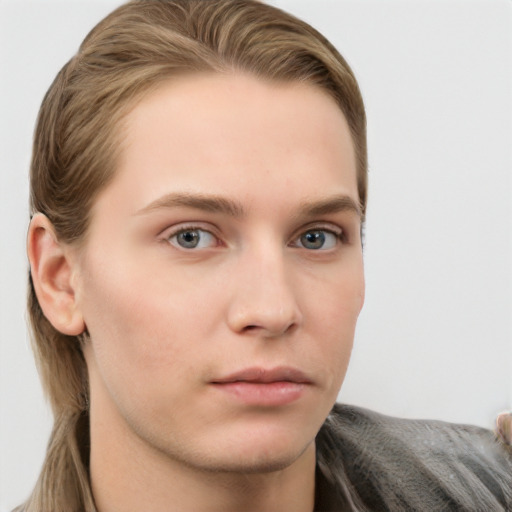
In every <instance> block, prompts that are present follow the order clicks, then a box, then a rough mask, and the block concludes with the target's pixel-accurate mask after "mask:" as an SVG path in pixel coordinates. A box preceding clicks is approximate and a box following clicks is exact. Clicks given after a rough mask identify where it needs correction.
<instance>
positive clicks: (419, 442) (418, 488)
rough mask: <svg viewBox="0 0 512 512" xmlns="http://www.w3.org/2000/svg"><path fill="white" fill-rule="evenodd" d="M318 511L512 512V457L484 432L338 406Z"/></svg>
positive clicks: (321, 447) (320, 441)
mask: <svg viewBox="0 0 512 512" xmlns="http://www.w3.org/2000/svg"><path fill="white" fill-rule="evenodd" d="M315 511H317V512H321V511H322V512H323V511H337V512H342V511H358V512H360V511H372V512H381V511H382V512H384V511H390V512H402V511H403V512H405V511H407V512H414V511H425V512H448V511H467V512H495V511H496V512H498V511H512V453H511V451H510V449H509V448H507V447H506V446H505V445H504V444H502V443H500V442H499V441H498V440H497V439H496V436H495V435H494V433H493V432H491V431H489V430H486V429H483V428H479V427H474V426H469V425H455V424H451V423H446V422H441V421H425V420H405V419H400V418H392V417H389V416H384V415H382V414H378V413H376V412H373V411H369V410H367V409H362V408H358V407H353V406H348V405H341V404H336V405H335V406H334V408H333V410H332V412H331V413H330V414H329V416H328V418H327V420H326V421H325V423H324V425H323V426H322V428H321V430H320V432H319V433H318V436H317V487H316V506H315Z"/></svg>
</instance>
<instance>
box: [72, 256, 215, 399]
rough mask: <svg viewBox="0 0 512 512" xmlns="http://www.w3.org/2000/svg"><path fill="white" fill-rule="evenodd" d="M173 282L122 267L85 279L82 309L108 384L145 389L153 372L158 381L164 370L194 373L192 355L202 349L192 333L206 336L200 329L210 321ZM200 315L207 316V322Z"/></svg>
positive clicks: (165, 372) (194, 302)
mask: <svg viewBox="0 0 512 512" xmlns="http://www.w3.org/2000/svg"><path fill="white" fill-rule="evenodd" d="M172 281H173V280H172V279H171V277H169V278H168V279H165V280H162V279H154V277H151V276H149V275H144V274H143V273H141V272H140V271H139V273H137V272H135V271H134V269H129V268H127V267H126V266H124V267H123V266H122V265H119V267H118V269H110V271H106V270H105V271H103V272H101V273H96V274H95V276H94V278H90V279H88V280H87V281H86V282H85V283H84V287H83V293H82V296H83V300H82V303H81V307H82V310H83V312H84V318H85V321H86V324H87V328H88V330H89V333H90V336H91V344H92V347H91V348H92V353H93V355H94V358H95V361H96V365H97V367H98V370H99V372H100V373H101V374H102V376H103V378H104V380H105V381H106V382H109V381H112V385H114V386H121V385H122V384H123V383H124V382H125V381H128V386H130V382H134V383H135V382H137V386H138V387H139V388H143V387H144V386H146V385H149V382H145V380H146V381H147V380H148V379H147V376H148V375H151V376H152V380H153V379H156V378H158V376H159V375H160V374H162V375H167V376H170V375H172V376H174V377H178V378H179V376H180V375H181V374H186V373H187V372H190V370H191V368H190V366H191V362H190V361H191V357H190V356H191V353H193V351H196V352H197V351H198V350H200V347H197V345H194V341H195V342H196V343H197V339H196V340H192V335H193V334H194V333H195V336H196V338H197V336H198V335H199V337H200V338H202V336H201V334H200V332H198V330H199V329H201V328H203V327H204V328H205V329H206V327H207V325H208V324H207V321H206V316H205V311H204V308H203V305H202V304H200V303H198V301H197V300H195V301H194V300H193V299H194V297H193V296H191V295H190V294H189V296H188V297H187V294H185V293H183V291H182V290H179V289H176V286H173V285H172ZM192 305H194V307H192ZM197 315H202V316H203V318H205V324H204V325H201V324H198V322H197ZM203 339H204V338H203ZM141 390H142V389H141Z"/></svg>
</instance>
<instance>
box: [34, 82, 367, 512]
mask: <svg viewBox="0 0 512 512" xmlns="http://www.w3.org/2000/svg"><path fill="white" fill-rule="evenodd" d="M123 130H124V143H123V151H122V158H121V161H120V162H119V166H118V171H117V174H116V176H115V178H114V180H113V181H112V182H111V183H110V184H109V185H108V186H107V187H106V188H105V189H104V190H103V191H102V192H101V193H100V195H99V197H98V199H97V201H96V203H95V205H94V207H93V210H92V217H91V225H90V229H89V232H88V235H87V240H86V242H85V244H83V246H81V248H80V249H79V250H78V249H76V248H73V247H66V246H62V245H61V244H59V243H58V241H57V240H56V237H55V236H54V235H53V231H52V228H51V225H49V223H48V222H47V220H46V219H45V218H43V216H36V217H34V220H33V223H32V226H31V232H30V233H29V246H31V247H32V249H30V248H29V255H31V261H32V264H33V270H32V272H33V275H35V280H36V281H38V280H39V279H38V276H39V275H40V276H45V277H42V278H41V282H42V283H43V284H36V291H38V297H40V301H42V306H43V310H44V311H45V314H46V315H47V316H48V318H50V320H51V321H52V319H53V322H52V323H54V325H55V326H56V327H57V328H60V330H62V331H63V332H67V333H68V334H73V333H79V332H82V330H83V329H84V328H85V326H87V330H88V332H89V334H90V340H89V341H88V342H87V343H86V346H85V351H84V353H85V357H86V362H87V366H88V371H89V379H90V392H91V398H90V403H91V445H92V449H91V482H92V487H93V493H94V496H95V500H96V503H97V506H98V510H99V511H100V512H109V511H113V510H123V511H140V510H152V511H157V512H158V511H167V510H180V511H186V510H191V511H192V510H193V511H197V510H205V511H215V510H219V511H220V510H222V511H229V510H246V511H251V510H265V511H272V510H276V511H281V512H282V511H286V510H293V511H301V510H304V511H306V510H308V511H311V510H312V509H313V500H314V471H315V445H314V438H315V435H316V434H317V432H318V430H319V429H320V427H321V425H322V423H323V421H324V420H325V418H326V416H327V414H328V413H329V410H330V409H331V407H332V405H333V403H334V401H335V400H336V397H337V394H338V391H339V389H340V387H341V384H342V382H343V379H344V376H345V372H346V368H347V365H348V361H349V358H350V352H351V348H352V343H353V337H354V329H355V325H356V321H357V317H358V315H359V312H360V310H361V307H362V305H363V300H364V278H363V261H362V250H361V239H360V216H359V212H358V207H357V203H358V194H357V183H356V163H355V156H354V149H353V144H352V141H351V137H350V132H349V129H348V126H347V123H346V120H345V118H344V116H343V114H342V112H341V110H340V109H339V108H338V106H337V105H336V103H335V102H334V100H333V99H332V98H331V97H330V96H328V95H327V94H326V93H325V92H324V91H322V90H321V89H319V88H317V87H314V86H312V85H308V84H298V83H291V84H290V83H288V84H284V83H270V82H265V81H262V80H260V79H257V78H255V77H252V76H247V75H242V74H232V75H220V74H206V75H194V76H184V77H178V78H174V79H172V80H171V81H169V82H166V83H164V84H162V85H161V86H160V87H159V88H158V89H157V90H155V91H152V92H151V93H149V94H148V95H147V96H145V97H144V99H143V100H142V101H141V102H140V103H139V104H138V105H137V106H136V107H135V108H134V109H133V110H132V111H131V112H130V113H129V114H128V116H127V118H126V120H125V124H124V126H123ZM183 230H185V231H183ZM198 238H199V242H198V245H196V246H195V247H194V244H195V243H196V242H197V239H198ZM180 244H181V245H180ZM59 251H60V252H59ZM45 255H48V256H47V257H46V259H45ZM52 255H53V256H54V258H53V260H52V258H51V256H52ZM59 258H60V259H59ZM50 260H51V261H53V263H52V264H50V263H49V262H50ZM57 260H58V261H59V262H60V264H57V263H56V262H57ZM46 261H48V263H47V265H46V267H48V269H51V271H50V270H48V271H47V272H46V273H45V268H46V267H45V262H46ZM44 283H46V285H45V284H44ZM45 286H46V288H45ZM52 286H53V288H52ZM45 290H47V291H48V290H49V291H48V294H49V295H51V293H50V292H52V291H53V292H55V293H56V290H58V291H59V293H60V295H59V300H57V299H55V297H54V299H53V300H49V301H46V302H45V299H44V295H45ZM55 293H54V295H55ZM41 297H42V298H41ZM283 367H286V368H288V369H289V368H292V369H293V370H297V371H300V372H301V375H302V376H303V382H301V383H294V384H292V385H291V387H292V388H293V389H292V391H293V392H294V393H295V394H293V393H292V394H291V395H290V396H293V400H289V401H286V400H285V402H286V403H275V397H276V393H277V396H278V397H279V396H280V395H279V392H274V391H275V390H274V391H268V392H267V391H266V387H265V386H260V387H258V390H259V389H260V388H262V389H263V391H262V392H261V394H259V391H256V392H254V389H253V390H252V391H251V390H249V391H247V390H246V389H245V388H244V386H245V385H242V388H244V389H242V391H241V394H237V389H235V390H234V391H233V389H229V386H225V385H223V384H219V382H220V381H222V380H223V379H225V378H226V377H227V376H230V375H232V374H233V373H237V372H240V371H241V370H245V369H247V368H252V369H254V368H256V369H257V370H258V371H260V370H261V371H266V370H274V369H276V368H277V369H278V373H279V371H280V370H282V368H283ZM286 371H288V370H286ZM281 373H282V371H281ZM281 380H283V378H281ZM284 380H285V379H284ZM295 380H297V379H295ZM279 385H280V384H278V386H279ZM286 386H287V384H285V385H284V387H285V388H286ZM288 391H289V390H288ZM288 391H287V390H286V389H285V395H286V393H287V392H288ZM286 396H288V395H286ZM278 402H279V400H278Z"/></svg>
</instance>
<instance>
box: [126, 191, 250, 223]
mask: <svg viewBox="0 0 512 512" xmlns="http://www.w3.org/2000/svg"><path fill="white" fill-rule="evenodd" d="M178 206H184V207H187V208H194V209H196V210H202V211H205V212H211V213H224V214H226V215H229V216H230V217H237V218H238V217H243V216H244V215H245V212H244V208H243V206H242V204H241V203H239V202H237V201H233V200H231V199H227V198H225V197H222V196H216V195H210V194H196V193H171V194H166V195H165V196H162V197H160V198H159V199H156V200H155V201H153V202H152V203H150V204H149V205H148V206H145V207H144V208H142V209H141V210H139V211H138V212H137V213H136V215H144V214H146V213H150V212H152V211H154V210H160V209H162V208H176V207H178Z"/></svg>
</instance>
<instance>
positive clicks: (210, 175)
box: [107, 74, 358, 209]
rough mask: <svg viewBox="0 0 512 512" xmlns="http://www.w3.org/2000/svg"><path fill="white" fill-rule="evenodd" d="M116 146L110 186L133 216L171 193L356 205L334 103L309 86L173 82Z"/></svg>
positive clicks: (233, 77)
mask: <svg viewBox="0 0 512 512" xmlns="http://www.w3.org/2000/svg"><path fill="white" fill-rule="evenodd" d="M123 139H124V142H123V145H122V151H121V158H120V161H119V165H118V169H117V175H116V178H115V179H114V182H113V183H112V184H111V185H110V186H109V187H112V186H113V187H117V188H118V189H120V193H122V195H123V197H124V198H125V199H129V200H130V201H131V205H132V208H133V209H138V208H143V207H144V206H146V205H147V204H148V203H150V202H151V201H153V200H155V199H156V198H157V197H158V195H161V194H164V193H170V192H175V191H179V192H201V193H203V192H205V191H207V192H210V193H215V194H220V195H223V194H226V193H227V194H235V195H237V196H238V199H239V200H241V201H244V200H245V199H246V200H248V201H250V199H251V197H252V196H253V195H255V194H257V193H258V192H262V193H265V192H266V193H267V196H271V195H272V192H273V191H281V192H282V191H285V190H286V191H287V195H290V196H291V195H292V194H293V193H294V191H295V194H296V195H297V199H299V197H298V196H301V197H300V200H302V201H303V200H305V199H308V197H305V196H307V195H312V196H315V195H321V194H325V191H326V190H327V189H330V190H331V191H332V192H333V193H343V194H346V195H352V196H353V198H354V201H355V202H358V198H357V183H356V163H355V154H354V147H353V143H352V139H351V135H350V131H349V128H348V125H347V122H346V120H345V117H344V115H343V113H342V111H341V109H340V108H339V107H338V105H337V103H336V102H335V100H334V99H333V98H332V97H331V96H330V95H329V94H328V93H327V92H325V91H324V90H323V89H321V88H319V87H316V86H313V85H311V84H306V83H299V82H291V83H284V82H277V83H276V82H269V81H264V80H262V79H259V78H256V77H254V76H250V75H243V74H227V75H224V74H195V75H187V76H179V77H175V78H172V79H170V80H168V81H166V82H164V83H162V84H160V85H159V86H158V87H157V88H156V89H154V90H152V91H151V92H149V93H148V94H146V96H145V97H144V98H143V99H142V100H141V101H140V102H139V103H138V104H137V105H136V106H135V107H134V108H133V110H132V111H131V112H130V113H129V114H128V115H127V116H126V118H125V121H124V125H123ZM135 185H137V186H135ZM109 187H107V188H109ZM121 189H123V190H122V191H121ZM281 200H284V197H281Z"/></svg>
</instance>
